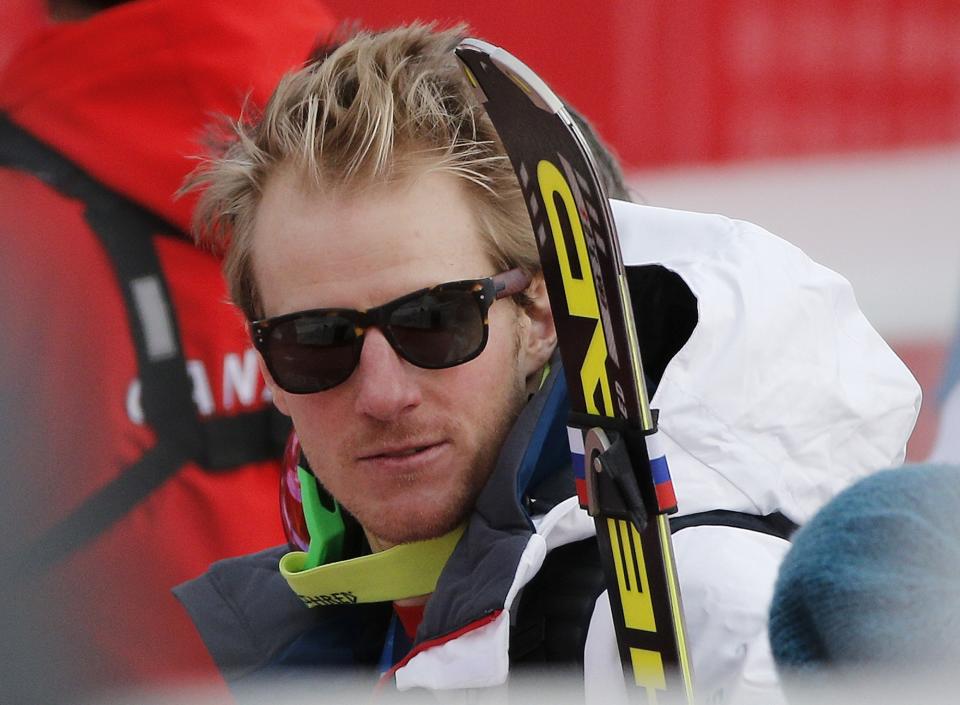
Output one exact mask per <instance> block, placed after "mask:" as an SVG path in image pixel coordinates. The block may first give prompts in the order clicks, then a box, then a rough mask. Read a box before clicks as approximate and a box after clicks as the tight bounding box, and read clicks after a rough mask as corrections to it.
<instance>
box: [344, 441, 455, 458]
mask: <svg viewBox="0 0 960 705" xmlns="http://www.w3.org/2000/svg"><path fill="white" fill-rule="evenodd" d="M442 446H443V442H442V441H436V442H434V441H431V442H424V443H421V442H417V443H404V444H403V445H399V446H388V447H385V448H382V449H380V448H377V449H374V450H373V451H372V452H367V453H364V454H363V455H361V456H360V457H359V458H358V460H360V461H392V460H399V461H402V460H406V459H414V458H418V457H420V456H424V455H425V454H430V453H431V452H433V451H436V450H438V449H439V448H440V447H442Z"/></svg>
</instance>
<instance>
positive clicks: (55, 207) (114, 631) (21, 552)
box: [0, 0, 334, 702]
mask: <svg viewBox="0 0 960 705" xmlns="http://www.w3.org/2000/svg"><path fill="white" fill-rule="evenodd" d="M49 12H50V15H51V18H52V19H53V20H54V21H55V22H54V23H53V24H51V25H50V26H49V27H48V28H46V29H44V30H43V31H42V32H40V33H39V34H37V35H35V36H34V37H33V38H32V39H31V40H30V41H29V42H27V43H25V44H24V45H23V46H22V47H21V48H20V49H19V51H17V53H16V54H15V55H14V56H12V57H10V59H9V61H8V63H6V65H5V66H4V70H3V72H2V74H0V242H2V247H0V250H2V252H3V256H2V276H0V297H2V298H0V303H2V313H0V317H2V322H3V330H4V335H3V346H4V347H3V351H4V365H3V367H2V369H0V394H2V408H3V413H4V424H3V425H4V439H3V440H4V441H5V442H4V458H5V460H6V461H7V462H5V463H4V467H3V470H2V472H3V473H4V475H5V477H4V487H3V488H4V489H5V490H7V492H5V493H4V494H5V501H6V502H9V503H10V507H9V508H10V509H11V512H10V513H9V514H7V515H6V516H5V522H4V527H5V528H6V529H8V531H7V532H5V534H4V540H3V545H2V548H3V555H0V567H2V570H3V578H4V585H5V587H4V589H5V595H4V597H5V598H8V600H7V602H8V604H9V608H10V609H13V605H19V606H20V608H21V609H26V608H25V607H24V605H26V604H28V602H29V603H30V604H34V605H36V606H37V607H38V609H37V610H34V611H33V612H32V613H30V614H32V617H31V618H30V619H28V620H27V621H26V622H24V621H23V620H20V627H19V628H18V629H16V630H14V631H13V632H12V634H20V633H26V632H30V633H31V634H33V635H35V636H37V638H40V639H45V640H46V642H48V643H53V642H55V643H56V646H57V647H58V649H60V650H61V651H62V652H63V659H62V661H61V665H64V666H65V668H64V670H63V671H60V670H59V669H57V668H50V669H48V670H47V672H46V674H45V675H43V676H42V677H41V676H39V675H38V676H37V678H36V680H34V681H30V680H29V679H27V680H25V681H23V682H22V683H21V685H22V686H23V687H22V691H23V692H26V693H29V694H31V696H36V697H40V696H37V695H36V694H37V693H48V694H49V692H48V691H50V690H51V686H50V683H51V682H61V676H63V679H62V684H63V688H64V689H65V690H64V692H65V693H67V694H69V695H70V697H72V698H76V697H78V694H80V693H84V692H88V691H92V690H101V689H107V688H113V687H124V688H129V687H136V686H146V685H155V684H162V683H167V682H169V681H171V680H177V681H179V680H182V679H185V678H192V677H202V676H211V675H213V676H214V677H215V678H217V679H219V676H217V675H216V670H215V669H214V667H213V664H212V663H211V661H210V659H209V657H208V656H207V653H206V650H205V649H204V648H203V645H202V643H201V642H200V640H199V639H198V637H197V634H196V632H195V630H194V629H193V627H192V626H191V624H190V622H189V620H187V619H186V618H185V617H184V615H183V612H182V610H181V609H180V608H179V606H178V605H177V603H176V601H175V600H174V598H173V596H172V595H171V594H170V588H171V586H173V585H174V584H176V583H179V582H181V581H183V580H185V579H187V578H188V577H191V576H193V575H195V574H196V573H197V572H199V571H200V570H202V569H203V568H204V567H205V566H206V565H208V564H209V563H210V561H212V560H215V559H217V558H223V557H227V556H231V555H236V554H241V553H245V552H249V551H252V550H257V549H259V548H263V547H265V546H269V545H272V544H274V543H276V542H277V541H278V540H281V539H282V531H281V529H280V520H279V511H278V508H277V504H278V502H277V493H278V463H279V456H280V448H281V447H282V444H278V443H277V442H276V439H275V438H274V437H275V436H278V437H279V438H280V439H282V438H283V437H284V435H285V429H286V427H285V426H284V425H282V424H281V425H280V426H276V427H275V423H274V421H273V420H272V417H271V415H270V414H269V413H268V409H269V406H270V403H269V394H268V393H267V392H266V391H265V388H264V385H263V381H262V379H261V377H260V374H259V371H258V369H257V363H256V357H255V353H254V351H253V349H252V347H251V345H250V342H249V339H248V338H247V337H246V336H245V333H244V329H243V323H242V317H241V316H240V315H238V313H237V312H236V311H235V310H234V309H233V307H232V306H231V305H230V304H229V303H227V301H226V298H227V297H226V290H225V288H224V284H223V279H222V275H221V273H220V262H219V260H218V259H217V258H216V257H214V256H211V255H210V254H209V253H207V252H203V251H201V250H199V249H197V248H196V247H195V246H194V245H193V243H192V242H191V240H190V238H189V237H188V235H187V232H188V230H189V223H190V218H191V210H192V208H193V201H192V199H184V200H180V201H177V200H175V192H176V190H177V188H178V186H179V184H180V183H181V181H182V180H183V178H184V176H185V175H186V174H187V173H188V172H189V171H190V170H191V169H192V168H193V167H194V165H195V163H194V162H193V161H192V160H191V159H190V155H193V154H196V153H197V152H198V151H201V150H202V149H203V147H202V145H203V144H204V132H205V126H206V125H207V124H208V122H209V119H210V116H211V115H212V114H218V113H220V114H225V115H229V116H233V117H237V116H239V115H240V112H241V108H242V106H243V104H244V101H245V100H246V99H247V97H248V96H249V98H250V100H251V103H252V105H253V106H256V105H262V104H263V102H264V101H265V99H266V97H267V96H268V95H269V94H270V91H271V90H272V89H273V87H274V86H275V84H276V83H277V81H278V80H279V79H280V77H281V76H282V75H283V73H284V72H286V71H288V70H291V69H296V68H298V67H300V66H302V65H303V63H304V62H305V61H306V59H307V57H308V56H309V54H310V52H311V50H312V48H313V46H314V45H315V43H316V41H317V40H318V39H319V40H323V39H325V38H327V37H328V36H329V34H330V33H331V32H332V31H333V29H334V24H333V21H332V19H331V17H330V15H329V14H328V12H327V10H326V9H325V8H324V6H323V5H322V4H321V3H319V2H316V1H315V0H289V1H288V2H283V3H263V2H260V1H259V0H236V1H234V2H230V3H223V2H220V1H219V0H143V1H137V2H109V1H106V2H97V1H96V0H51V2H50V3H49ZM5 507H6V505H5ZM6 607H7V606H6V605H5V608H6ZM18 619H19V617H18ZM4 633H5V637H4V642H5V645H4V648H5V649H8V650H11V651H15V650H17V649H18V648H22V647H23V644H22V643H18V642H16V640H15V639H12V637H11V638H8V637H7V632H4ZM11 641H12V642H13V643H11ZM61 647H62V648H61ZM38 651H41V652H42V651H43V649H38ZM51 653H52V650H51ZM4 660H5V662H9V663H20V662H21V661H22V660H24V659H15V660H12V661H8V660H7V659H4ZM36 661H37V662H38V663H48V664H49V662H48V661H45V659H42V658H41V659H36ZM67 666H68V667H69V668H67ZM68 672H69V673H70V674H71V675H70V676H69V677H68V676H67V675H66V674H67V673H68ZM18 678H26V676H23V675H22V674H21V673H17V674H12V675H11V677H10V678H6V677H4V678H0V680H2V681H4V687H5V688H8V687H12V686H13V685H14V683H13V681H15V680H16V679H18ZM35 686H43V687H40V688H38V689H35ZM21 695H23V693H21ZM24 697H27V696H24ZM0 699H2V698H0ZM41 699H42V698H41ZM12 701H17V702H23V700H17V699H16V698H13V699H12Z"/></svg>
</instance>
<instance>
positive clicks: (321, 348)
mask: <svg viewBox="0 0 960 705" xmlns="http://www.w3.org/2000/svg"><path fill="white" fill-rule="evenodd" d="M356 342H357V337H356V332H355V327H354V323H353V321H351V320H350V319H348V318H345V317H344V316H341V315H338V314H335V313H325V314H318V315H305V316H302V317H299V318H293V319H290V320H287V321H284V322H282V323H279V324H277V325H276V326H274V328H273V329H272V330H271V331H270V334H269V337H268V338H267V357H268V360H269V365H268V366H269V368H270V374H272V375H273V377H274V379H275V380H276V382H277V384H279V385H280V386H281V387H282V388H283V389H285V390H286V391H288V392H291V393H294V394H309V393H311V392H319V391H322V390H324V389H329V388H330V387H333V386H335V385H337V384H340V383H341V382H343V381H344V380H345V379H347V377H349V376H350V374H351V373H352V372H353V370H354V368H355V367H356V363H357V353H358V352H359V350H358V346H357V345H356Z"/></svg>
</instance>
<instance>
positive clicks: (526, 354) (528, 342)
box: [520, 274, 557, 391]
mask: <svg viewBox="0 0 960 705" xmlns="http://www.w3.org/2000/svg"><path fill="white" fill-rule="evenodd" d="M525 293H526V295H527V296H528V297H529V299H530V305H529V306H526V307H524V308H523V310H522V311H521V313H520V316H521V320H523V326H522V331H523V332H522V334H521V338H520V365H521V368H520V369H521V371H522V372H523V375H524V377H525V378H526V379H527V386H528V388H529V387H530V385H531V384H532V385H533V390H534V391H535V390H536V387H537V386H538V385H539V383H540V378H539V375H540V371H541V370H542V369H543V366H544V365H546V364H547V362H548V361H549V360H550V356H551V355H553V351H554V349H555V348H556V347H557V329H556V327H555V326H554V324H553V311H552V310H551V309H550V299H549V298H547V287H546V284H545V283H544V281H543V275H542V274H537V275H536V276H535V277H534V278H533V280H532V281H531V282H530V286H528V287H527V290H526V292H525Z"/></svg>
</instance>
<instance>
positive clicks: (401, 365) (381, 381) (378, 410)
mask: <svg viewBox="0 0 960 705" xmlns="http://www.w3.org/2000/svg"><path fill="white" fill-rule="evenodd" d="M353 377H354V378H355V380H356V382H355V385H356V387H355V392H356V400H355V409H356V411H357V412H358V413H360V414H363V415H365V416H370V417H372V418H375V419H378V420H380V421H394V420H396V419H397V418H398V417H399V416H400V415H401V414H402V413H403V412H405V411H408V410H410V409H413V408H415V407H416V406H418V405H419V404H420V401H421V395H420V387H419V385H418V384H417V379H416V371H415V370H413V369H412V368H411V366H410V365H409V364H408V363H407V362H405V361H404V360H402V359H401V358H400V356H399V355H397V353H396V351H395V350H394V349H393V348H392V347H391V346H390V343H389V342H387V339H386V338H385V337H384V335H383V333H381V332H380V331H379V330H378V329H376V328H370V329H368V330H367V331H366V333H365V334H364V341H363V348H362V349H361V351H360V362H359V364H358V365H357V369H356V370H354V372H353Z"/></svg>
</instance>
